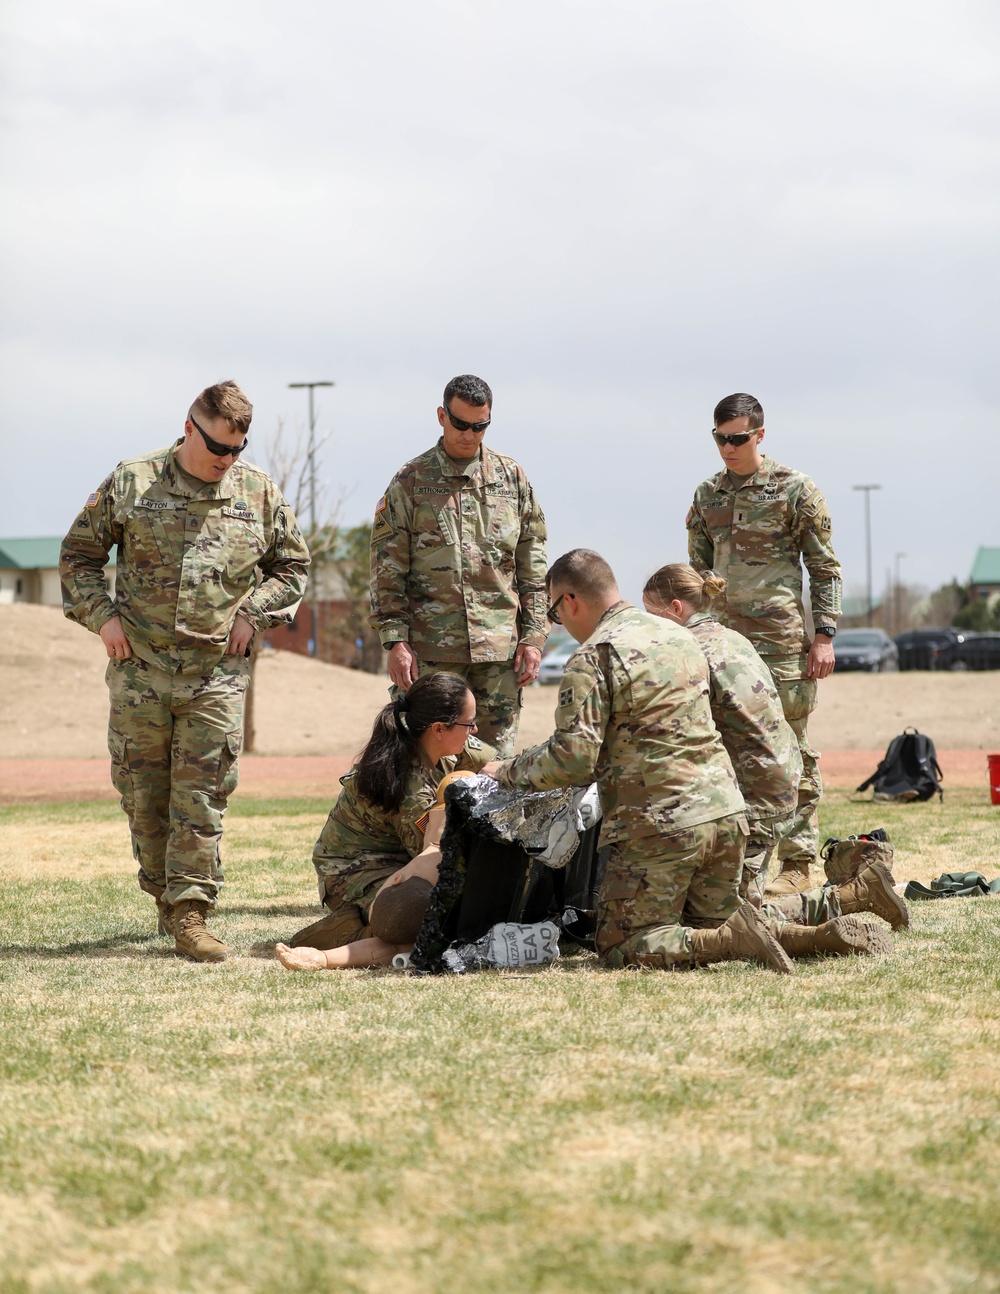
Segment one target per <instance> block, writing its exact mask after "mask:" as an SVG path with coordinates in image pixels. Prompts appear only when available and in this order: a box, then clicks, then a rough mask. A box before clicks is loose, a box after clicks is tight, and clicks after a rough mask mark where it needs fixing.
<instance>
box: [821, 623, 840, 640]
mask: <svg viewBox="0 0 1000 1294" xmlns="http://www.w3.org/2000/svg"><path fill="white" fill-rule="evenodd" d="M816 632H817V633H818V634H825V635H826V637H827V638H836V636H837V629H836V626H835V625H817V626H816Z"/></svg>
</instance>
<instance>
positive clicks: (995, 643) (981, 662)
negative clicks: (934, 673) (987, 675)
mask: <svg viewBox="0 0 1000 1294" xmlns="http://www.w3.org/2000/svg"><path fill="white" fill-rule="evenodd" d="M937 667H938V669H956V670H958V669H1000V634H996V633H987V634H974V633H966V634H964V635H963V637H962V641H961V642H959V643H952V644H951V646H950V647H945V648H944V650H943V651H942V652H941V655H940V656H939V657H938V666H937Z"/></svg>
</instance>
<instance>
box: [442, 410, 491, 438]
mask: <svg viewBox="0 0 1000 1294" xmlns="http://www.w3.org/2000/svg"><path fill="white" fill-rule="evenodd" d="M444 411H445V413H446V414H447V415H448V421H449V422H450V423H451V425H452V426H453V427H454V428H455V430H456V431H474V432H475V433H476V435H477V436H478V435H479V433H480V432H481V431H485V430H486V428H487V427H488V426H489V425H490V423H491V422H492V421H493V419H492V418H487V419H486V421H485V422H466V421H465V419H464V418H456V417H455V415H454V414H453V413H452V411H451V410H450V409H449V408H448V406H447V405H445V406H444Z"/></svg>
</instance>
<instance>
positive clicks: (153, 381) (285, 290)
mask: <svg viewBox="0 0 1000 1294" xmlns="http://www.w3.org/2000/svg"><path fill="white" fill-rule="evenodd" d="M4 23H5V33H4V36H5V39H4V48H5V51H6V53H5V55H4V59H5V64H6V66H5V69H4V71H5V75H4V77H3V80H4V83H5V85H6V91H5V97H4V99H3V102H2V104H0V112H2V122H3V150H4V152H3V159H4V172H5V176H6V179H7V183H6V186H5V188H6V193H7V202H6V204H5V209H4V213H3V216H2V226H0V228H2V236H3V245H4V248H5V276H4V277H5V282H6V284H7V292H6V294H5V307H4V327H3V343H4V349H3V368H2V373H3V382H2V384H0V417H2V419H3V425H4V428H5V444H6V449H5V460H6V466H7V473H8V479H9V480H12V481H13V482H14V483H15V488H14V489H13V490H12V491H8V494H9V497H8V499H7V508H6V512H7V518H6V521H5V523H4V528H5V530H6V531H7V532H8V533H11V534H17V533H45V532H58V531H59V530H61V529H63V527H64V526H65V525H66V524H67V523H68V520H69V519H70V517H71V516H72V513H73V511H74V510H75V508H76V507H77V506H78V503H79V500H80V499H81V498H82V497H83V496H84V495H85V494H86V493H87V491H89V490H90V489H91V488H92V486H93V484H94V483H96V481H97V480H99V479H100V478H101V477H102V476H103V475H104V473H105V472H106V471H107V470H108V469H109V468H110V467H111V466H112V465H113V464H114V462H115V461H116V460H117V459H118V458H119V457H122V456H124V455H127V454H128V453H131V452H138V451H141V450H144V449H146V448H149V447H152V446H153V445H156V444H160V443H164V442H165V441H166V440H168V439H169V437H170V436H171V435H172V434H173V433H174V432H175V430H176V428H177V426H178V423H179V420H180V418H182V416H183V412H184V410H185V408H186V406H187V403H188V401H189V399H190V397H191V395H192V394H193V393H194V392H195V391H196V390H197V389H198V388H200V387H201V386H202V385H204V384H205V383H206V382H208V381H212V380H216V379H218V378H220V377H222V376H235V377H236V378H237V379H238V380H240V381H241V382H242V383H243V384H244V385H245V386H246V388H247V390H248V392H249V393H250V395H251V398H252V399H253V400H254V402H255V405H256V409H257V416H256V419H255V424H254V429H253V433H254V442H255V445H257V444H264V443H266V441H267V438H268V435H269V433H270V431H271V429H272V428H273V427H274V426H275V424H276V420H277V418H278V417H279V416H285V417H293V418H295V417H297V418H299V419H301V418H302V416H303V407H302V405H303V402H302V400H301V396H299V395H296V394H295V393H292V392H289V391H287V389H286V383H287V382H288V381H294V380H302V379H304V378H310V377H323V378H334V379H336V380H337V383H338V386H337V389H336V390H335V391H334V392H333V393H332V394H330V395H329V396H327V397H326V398H325V399H324V401H323V406H322V409H323V420H324V423H323V425H329V426H332V427H333V428H334V431H335V439H334V445H333V449H332V451H331V454H330V455H329V457H328V461H327V464H326V470H327V472H328V474H329V476H330V479H331V485H332V486H333V487H334V488H336V486H337V485H339V484H343V486H344V487H345V488H347V489H348V490H352V491H353V493H352V494H351V496H350V503H349V505H348V509H349V513H350V516H349V519H350V520H361V519H362V518H364V517H365V516H366V515H367V514H368V511H369V509H370V506H371V503H372V502H373V501H374V499H375V498H376V497H377V496H378V494H379V492H380V491H381V490H382V488H383V487H384V485H385V482H386V480H387V479H388V477H389V475H390V474H391V472H392V470H393V469H394V468H395V467H396V466H398V465H399V463H400V462H402V461H403V460H404V459H405V458H406V457H409V456H410V455H411V454H412V453H414V452H416V451H418V450H419V449H420V448H422V447H424V446H425V445H426V444H427V443H429V440H430V438H431V437H432V436H433V433H434V422H433V409H434V406H435V404H436V403H437V400H438V394H439V390H440V387H441V386H442V384H443V382H444V380H445V379H446V378H447V377H449V376H451V374H452V373H454V372H460V371H470V370H471V371H478V372H482V373H483V375H484V376H486V377H487V378H488V379H489V381H490V382H491V384H492V385H493V386H494V390H495V391H496V392H497V397H498V399H497V410H496V413H497V417H496V421H495V426H494V431H493V432H492V433H491V435H492V437H493V439H494V442H495V443H496V444H497V446H498V447H499V448H501V449H503V450H506V451H508V452H511V453H514V454H515V455H516V456H518V457H519V458H520V459H521V461H522V462H523V463H524V464H525V466H526V467H527V469H528V471H529V473H530V475H531V477H532V479H533V480H534V481H535V484H536V487H537V488H538V490H539V493H540V494H541V496H542V499H543V503H544V505H545V507H546V511H547V513H548V515H549V520H550V525H551V529H552V534H553V552H555V551H557V550H561V549H562V548H564V547H567V546H569V545H570V544H574V543H587V544H589V545H591V546H594V547H598V548H601V549H602V550H604V551H606V552H607V554H608V556H609V557H610V558H611V559H612V560H613V561H614V563H615V564H616V565H617V566H618V567H619V568H620V570H621V573H622V574H623V577H624V580H625V584H626V587H627V588H628V590H629V592H630V593H631V594H632V595H633V596H634V595H636V594H637V592H638V587H639V585H640V584H641V580H642V579H643V578H644V576H645V574H646V573H647V572H648V571H649V570H650V569H651V568H652V567H653V566H654V565H656V564H658V563H659V562H660V561H663V560H669V559H675V558H676V557H678V556H679V555H682V554H683V546H684V535H683V524H682V523H683V516H684V513H685V511H686V509H687V505H688V502H689V500H690V495H691V492H692V490H693V487H694V485H695V484H696V483H697V481H698V480H699V479H701V477H703V476H705V475H707V474H708V473H709V472H710V471H712V470H714V467H715V462H716V459H715V455H714V450H713V448H712V445H711V443H710V441H709V440H708V435H707V431H708V427H709V424H710V417H711V408H712V406H713V405H714V403H715V401H716V399H718V398H719V396H721V395H722V394H724V393H726V392H728V391H732V390H738V389H748V390H751V391H754V392H755V393H756V394H758V395H759V396H760V397H761V399H762V400H763V401H764V404H765V407H766V409H767V413H768V424H769V435H770V445H771V449H772V452H773V453H774V454H775V455H776V456H777V457H779V458H782V459H785V460H786V461H791V462H792V463H794V464H795V465H797V466H801V467H803V468H804V469H805V470H808V471H810V472H811V473H812V474H813V475H814V476H815V477H816V478H817V480H818V481H819V482H820V484H821V485H822V486H823V488H824V490H825V491H826V493H827V495H828V497H829V500H830V503H831V508H832V511H833V515H834V521H835V527H836V537H837V545H838V550H839V551H840V552H841V554H842V556H843V559H844V561H845V565H846V567H847V576H848V581H849V583H850V582H852V581H853V582H855V583H857V582H859V581H860V580H861V579H863V537H862V534H861V515H862V514H861V504H860V496H858V495H856V494H853V493H852V491H851V488H850V487H851V485H852V484H855V483H858V482H860V481H866V480H878V481H880V482H881V483H882V484H883V486H884V490H883V492H882V494H881V495H880V496H878V498H877V499H876V501H875V542H876V569H877V573H878V575H879V577H880V576H881V572H882V571H883V570H884V568H885V566H886V565H888V564H889V563H890V562H891V559H892V554H893V553H894V552H896V551H905V552H907V553H908V554H909V557H908V559H907V561H906V563H905V564H904V568H903V569H904V574H906V575H907V576H908V577H909V578H911V579H914V580H920V581H922V582H924V583H928V584H935V583H938V582H940V581H942V580H944V579H946V578H949V577H950V576H951V575H952V574H957V575H959V576H960V577H964V575H965V574H966V573H967V570H968V567H969V564H970V563H971V559H972V555H973V553H974V550H975V547H976V546H977V545H978V544H979V543H994V544H1000V530H998V524H1000V523H998V522H997V521H996V520H995V516H996V512H995V509H994V508H992V507H991V508H983V507H981V506H978V503H977V502H974V501H973V500H970V498H969V495H970V493H971V494H973V499H974V500H978V498H979V496H980V495H981V494H982V493H983V490H984V487H986V485H987V483H988V482H989V481H990V478H991V476H992V471H991V468H992V465H993V464H994V463H995V462H996V454H995V451H994V449H993V441H994V437H993V434H992V430H991V421H990V418H991V414H992V404H993V400H992V381H993V368H994V354H995V351H996V340H997V337H996V332H997V330H996V324H995V322H994V315H995V304H994V303H995V301H996V299H997V296H998V293H997V286H998V285H997V272H996V269H995V260H996V257H995V252H994V249H993V242H994V234H993V231H994V229H995V226H996V220H997V214H998V212H997V207H998V184H997V147H998V146H997V141H996V132H995V129H994V124H995V115H996V108H997V97H998V96H997V90H996V53H997V43H998V42H997V23H996V18H995V16H994V13H993V11H992V10H991V9H989V8H988V7H987V6H985V5H980V4H955V5H949V6H944V5H941V4H919V3H918V4H903V3H901V2H895V0H893V2H891V3H884V4H881V5H874V6H873V5H870V4H860V3H846V4H842V5H839V6H837V8H836V9H835V10H834V9H830V8H828V7H827V8H818V7H815V6H803V5H801V4H791V3H784V2H782V0H765V2H764V3H760V4H756V5H753V6H747V5H742V4H737V3H728V4H727V3H715V2H709V3H693V2H690V3H672V4H670V5H663V4H653V3H648V4H647V3H635V2H633V3H623V4H617V5H615V6H609V5H607V4H606V3H601V4H597V3H579V2H575V3H557V2H556V0H541V2H540V3H533V4H526V3H524V0H508V2H507V3H505V4H503V5H500V4H491V3H486V4H480V5H475V6H473V5H467V4H458V3H436V4H430V3H424V4H417V5H413V4H409V5H407V4H403V3H401V2H400V0H383V2H382V3H374V4H369V5H366V6H364V7H356V11H355V10H348V9H346V8H345V7H343V6H326V7H321V6H314V5H311V4H305V3H303V2H302V0H292V2H291V3H285V4H281V5H278V4H276V3H273V2H271V0H268V2H266V3H261V4H257V5H245V4H244V5H240V6H238V5H235V4H229V3H222V4H215V5H212V6H199V5H195V4H194V3H191V2H190V0H181V2H180V3H175V4H173V5H171V6H170V7H169V8H167V7H159V8H151V7H147V6H135V5H128V4H125V3H104V4H100V3H97V4H90V5H88V6H86V7H83V8H81V7H80V6H74V5H70V4H68V3H66V0H52V3H48V4H46V5H44V6H28V5H27V4H24V3H22V4H13V5H9V6H8V7H7V10H6V16H5V19H4ZM41 447H44V448H41ZM970 481H972V482H975V483H976V484H975V485H974V486H972V487H971V488H970ZM980 481H982V482H983V484H982V485H980V484H979V483H980Z"/></svg>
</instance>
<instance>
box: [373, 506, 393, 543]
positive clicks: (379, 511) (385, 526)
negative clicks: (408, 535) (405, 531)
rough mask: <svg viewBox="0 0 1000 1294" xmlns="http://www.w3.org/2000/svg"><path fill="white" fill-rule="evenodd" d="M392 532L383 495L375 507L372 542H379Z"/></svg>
mask: <svg viewBox="0 0 1000 1294" xmlns="http://www.w3.org/2000/svg"><path fill="white" fill-rule="evenodd" d="M392 533H393V526H392V522H391V521H390V520H389V512H388V508H387V507H386V501H385V495H384V494H383V495H382V497H381V499H379V501H378V503H377V504H376V507H375V520H374V521H373V522H372V543H373V544H379V543H381V542H382V540H383V539H386V538H387V537H388V536H389V535H391V534H392Z"/></svg>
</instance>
